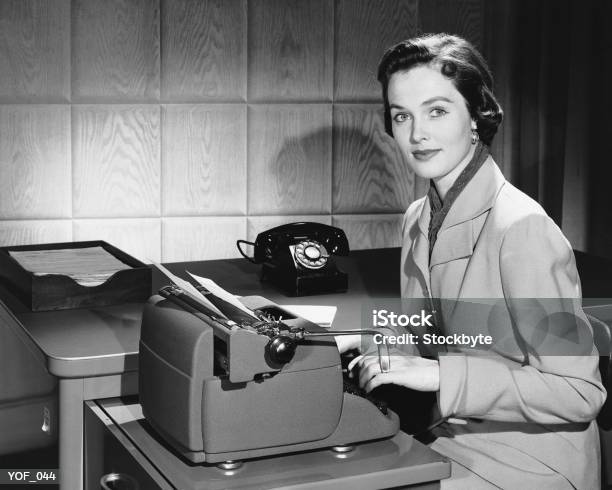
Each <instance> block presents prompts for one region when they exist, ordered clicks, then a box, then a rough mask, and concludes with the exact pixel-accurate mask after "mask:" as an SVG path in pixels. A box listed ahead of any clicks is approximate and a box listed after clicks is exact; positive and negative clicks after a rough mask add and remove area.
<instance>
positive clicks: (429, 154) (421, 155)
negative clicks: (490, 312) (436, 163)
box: [412, 150, 440, 162]
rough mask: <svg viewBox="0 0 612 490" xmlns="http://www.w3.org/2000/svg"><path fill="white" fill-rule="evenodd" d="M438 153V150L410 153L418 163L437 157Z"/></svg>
mask: <svg viewBox="0 0 612 490" xmlns="http://www.w3.org/2000/svg"><path fill="white" fill-rule="evenodd" d="M439 151H440V150H416V151H413V152H412V156H413V157H414V158H415V159H416V160H419V161H420V162H426V161H427V160H430V159H431V158H433V157H434V156H435V155H437V154H438V152H439Z"/></svg>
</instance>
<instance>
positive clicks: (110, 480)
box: [100, 473, 139, 490]
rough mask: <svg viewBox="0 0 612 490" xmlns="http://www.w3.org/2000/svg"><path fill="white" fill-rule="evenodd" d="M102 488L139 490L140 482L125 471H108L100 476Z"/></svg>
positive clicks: (103, 489) (107, 489) (106, 489)
mask: <svg viewBox="0 0 612 490" xmlns="http://www.w3.org/2000/svg"><path fill="white" fill-rule="evenodd" d="M100 490H139V487H138V482H137V481H136V480H134V478H132V477H131V476H130V475H126V474H125V473H108V474H106V475H104V476H103V477H102V478H100Z"/></svg>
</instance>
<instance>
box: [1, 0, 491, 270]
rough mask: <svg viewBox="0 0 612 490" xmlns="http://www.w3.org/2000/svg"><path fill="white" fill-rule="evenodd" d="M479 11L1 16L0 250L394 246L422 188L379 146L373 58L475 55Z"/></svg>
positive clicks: (247, 7) (97, 7) (183, 7)
mask: <svg viewBox="0 0 612 490" xmlns="http://www.w3.org/2000/svg"><path fill="white" fill-rule="evenodd" d="M482 12H483V3H482V1H481V0H461V1H450V0H435V1H432V0H383V1H381V0H336V1H334V0H307V1H305V0H248V1H247V0H223V1H220V0H105V1H103V2H102V1H99V0H2V1H0V74H1V76H0V245H9V244H23V243H41V242H54V241H71V240H88V239H104V240H107V241H109V242H111V243H113V244H115V245H117V246H119V247H121V248H123V249H125V250H126V251H128V252H129V253H132V254H134V255H135V256H137V257H139V258H141V259H143V260H145V261H148V260H163V261H181V260H195V259H209V258H224V257H235V256H237V252H236V249H235V245H234V242H235V240H236V239H239V238H249V239H253V238H254V237H255V236H256V234H257V233H259V232H260V231H262V230H264V229H266V228H269V227H271V226H275V225H278V224H281V223H286V222H291V221H300V220H311V221H319V222H322V223H327V224H334V225H337V226H341V227H342V228H344V229H345V230H346V232H347V234H348V236H349V240H350V243H351V247H352V248H353V249H360V248H370V247H383V246H397V245H399V244H400V229H399V228H400V222H401V216H402V213H403V212H404V210H405V209H406V208H407V206H408V205H409V204H410V202H412V201H413V199H414V198H415V196H416V195H418V194H422V192H423V188H424V186H423V183H419V182H417V181H416V180H415V178H414V176H413V174H412V173H411V172H410V171H409V170H408V169H407V167H406V165H405V164H404V163H403V162H402V158H401V156H400V154H399V153H398V151H397V149H396V147H395V145H394V143H393V141H392V140H391V139H390V138H389V137H388V136H387V135H386V134H385V133H384V129H383V123H382V111H381V101H380V93H379V87H378V83H377V81H376V77H375V72H376V67H377V63H378V60H379V58H380V56H381V55H382V53H383V51H384V49H385V48H387V47H388V46H390V45H392V44H393V43H395V42H398V41H400V40H402V39H405V38H408V37H410V36H412V35H414V34H416V33H417V32H422V31H438V30H446V31H449V32H454V33H458V34H460V35H464V36H466V37H468V38H469V39H471V40H472V41H473V42H475V43H476V44H477V45H479V46H480V45H481V43H482V39H483V34H482V33H483V21H482Z"/></svg>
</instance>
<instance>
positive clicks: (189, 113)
mask: <svg viewBox="0 0 612 490" xmlns="http://www.w3.org/2000/svg"><path fill="white" fill-rule="evenodd" d="M162 121H163V131H162V134H163V143H162V174H163V177H162V185H163V190H162V195H163V204H162V206H163V215H164V216H193V215H217V216H218V215H236V214H238V215H244V214H245V213H246V187H247V182H246V106H245V105H243V104H236V105H228V106H222V105H212V106H201V105H199V106H188V105H176V106H175V105H172V106H165V107H164V108H163V113H162Z"/></svg>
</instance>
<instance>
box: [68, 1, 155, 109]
mask: <svg viewBox="0 0 612 490" xmlns="http://www.w3.org/2000/svg"><path fill="white" fill-rule="evenodd" d="M72 29H73V31H72V54H73V55H72V95H73V101H77V102H86V101H92V102H93V101H105V102H141V101H153V100H159V5H158V2H157V1H153V0H106V1H104V2H100V1H99V0H74V1H73V2H72Z"/></svg>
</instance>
